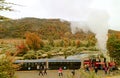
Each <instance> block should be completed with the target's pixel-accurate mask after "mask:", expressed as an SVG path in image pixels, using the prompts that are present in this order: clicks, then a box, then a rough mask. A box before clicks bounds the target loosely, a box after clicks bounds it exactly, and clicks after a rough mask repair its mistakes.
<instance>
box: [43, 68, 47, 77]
mask: <svg viewBox="0 0 120 78" xmlns="http://www.w3.org/2000/svg"><path fill="white" fill-rule="evenodd" d="M44 75H47V67H46V66H44Z"/></svg>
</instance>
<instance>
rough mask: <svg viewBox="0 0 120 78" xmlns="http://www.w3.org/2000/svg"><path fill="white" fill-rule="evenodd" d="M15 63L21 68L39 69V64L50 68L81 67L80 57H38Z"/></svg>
mask: <svg viewBox="0 0 120 78" xmlns="http://www.w3.org/2000/svg"><path fill="white" fill-rule="evenodd" d="M14 63H15V64H18V65H20V69H19V70H37V65H41V64H42V65H44V66H46V67H47V68H48V69H51V70H52V69H59V67H62V68H63V69H80V67H81V61H80V60H79V59H72V60H70V59H69V60H68V59H59V60H57V59H36V60H16V61H15V62H14Z"/></svg>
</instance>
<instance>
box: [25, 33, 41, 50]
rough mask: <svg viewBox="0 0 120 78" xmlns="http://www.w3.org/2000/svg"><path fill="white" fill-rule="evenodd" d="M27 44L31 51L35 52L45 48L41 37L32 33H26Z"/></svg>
mask: <svg viewBox="0 0 120 78" xmlns="http://www.w3.org/2000/svg"><path fill="white" fill-rule="evenodd" d="M26 44H27V45H28V47H29V48H30V49H32V50H35V51H36V50H38V49H40V48H42V47H43V41H42V40H41V39H40V37H39V36H38V35H37V34H35V33H31V32H27V33H26Z"/></svg>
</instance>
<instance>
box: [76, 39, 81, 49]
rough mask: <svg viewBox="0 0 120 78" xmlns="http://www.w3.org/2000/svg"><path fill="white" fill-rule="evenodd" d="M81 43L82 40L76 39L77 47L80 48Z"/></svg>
mask: <svg viewBox="0 0 120 78" xmlns="http://www.w3.org/2000/svg"><path fill="white" fill-rule="evenodd" d="M80 45H81V42H80V40H77V41H76V47H77V48H78V47H80Z"/></svg>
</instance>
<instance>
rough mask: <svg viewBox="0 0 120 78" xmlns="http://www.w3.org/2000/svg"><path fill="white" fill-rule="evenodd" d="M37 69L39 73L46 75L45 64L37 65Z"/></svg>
mask: <svg viewBox="0 0 120 78" xmlns="http://www.w3.org/2000/svg"><path fill="white" fill-rule="evenodd" d="M37 69H38V70H39V75H42V76H44V75H47V67H46V66H45V65H42V64H41V65H37Z"/></svg>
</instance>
